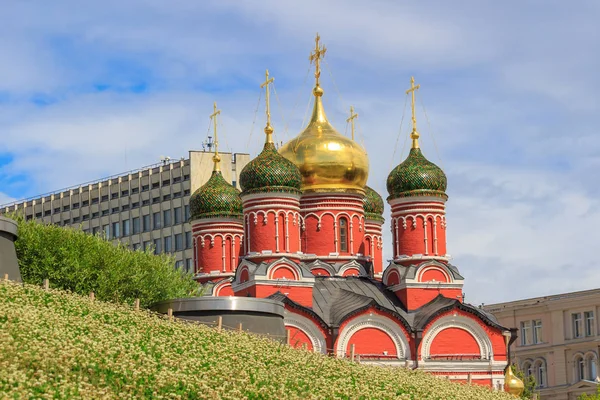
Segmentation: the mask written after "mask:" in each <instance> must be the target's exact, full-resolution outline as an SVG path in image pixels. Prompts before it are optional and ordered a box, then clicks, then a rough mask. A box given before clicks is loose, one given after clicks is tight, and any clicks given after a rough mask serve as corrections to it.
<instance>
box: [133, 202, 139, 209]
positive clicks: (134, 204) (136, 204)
mask: <svg viewBox="0 0 600 400" xmlns="http://www.w3.org/2000/svg"><path fill="white" fill-rule="evenodd" d="M139 206H140V202H139V201H134V202H133V203H131V208H138V207H139Z"/></svg>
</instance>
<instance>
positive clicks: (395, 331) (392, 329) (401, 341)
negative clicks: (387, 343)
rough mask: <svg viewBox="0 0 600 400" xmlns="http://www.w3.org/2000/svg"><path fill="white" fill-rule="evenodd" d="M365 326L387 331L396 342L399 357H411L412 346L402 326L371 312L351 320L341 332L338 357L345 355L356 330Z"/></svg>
mask: <svg viewBox="0 0 600 400" xmlns="http://www.w3.org/2000/svg"><path fill="white" fill-rule="evenodd" d="M365 328H375V329H378V330H380V331H382V332H384V333H386V334H387V335H388V336H389V337H390V338H391V339H392V341H393V342H394V345H395V347H396V354H397V357H398V359H401V360H402V359H406V358H410V347H409V345H408V340H407V338H406V337H405V336H404V333H403V332H402V330H401V328H400V326H398V324H397V323H396V322H394V321H392V320H391V319H389V318H386V317H383V316H381V315H378V314H372V313H369V314H367V315H362V316H360V317H357V318H354V319H352V320H350V321H349V322H348V323H347V324H346V326H345V327H344V329H343V330H342V331H341V332H340V334H339V336H338V340H337V344H336V353H337V355H338V357H341V358H343V357H345V355H346V348H347V347H348V343H349V342H350V339H351V338H352V335H354V334H355V333H356V332H358V331H360V330H361V329H365Z"/></svg>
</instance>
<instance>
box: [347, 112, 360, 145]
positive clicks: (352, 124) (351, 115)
mask: <svg viewBox="0 0 600 400" xmlns="http://www.w3.org/2000/svg"><path fill="white" fill-rule="evenodd" d="M356 117H358V114H354V106H350V118H348V119H347V120H346V122H350V125H351V126H352V140H354V120H355V119H356Z"/></svg>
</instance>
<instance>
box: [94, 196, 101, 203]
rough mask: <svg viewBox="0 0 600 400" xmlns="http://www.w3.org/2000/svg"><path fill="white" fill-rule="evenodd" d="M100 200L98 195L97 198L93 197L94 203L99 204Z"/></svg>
mask: <svg viewBox="0 0 600 400" xmlns="http://www.w3.org/2000/svg"><path fill="white" fill-rule="evenodd" d="M99 200H100V199H98V198H97V197H96V198H93V199H92V204H98V201H99Z"/></svg>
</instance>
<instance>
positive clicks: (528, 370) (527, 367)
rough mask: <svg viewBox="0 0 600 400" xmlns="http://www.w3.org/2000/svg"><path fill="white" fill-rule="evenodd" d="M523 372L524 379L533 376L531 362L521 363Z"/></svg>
mask: <svg viewBox="0 0 600 400" xmlns="http://www.w3.org/2000/svg"><path fill="white" fill-rule="evenodd" d="M523 372H524V373H525V376H526V377H530V376H531V375H532V374H533V367H532V366H531V362H529V361H525V362H524V363H523Z"/></svg>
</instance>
